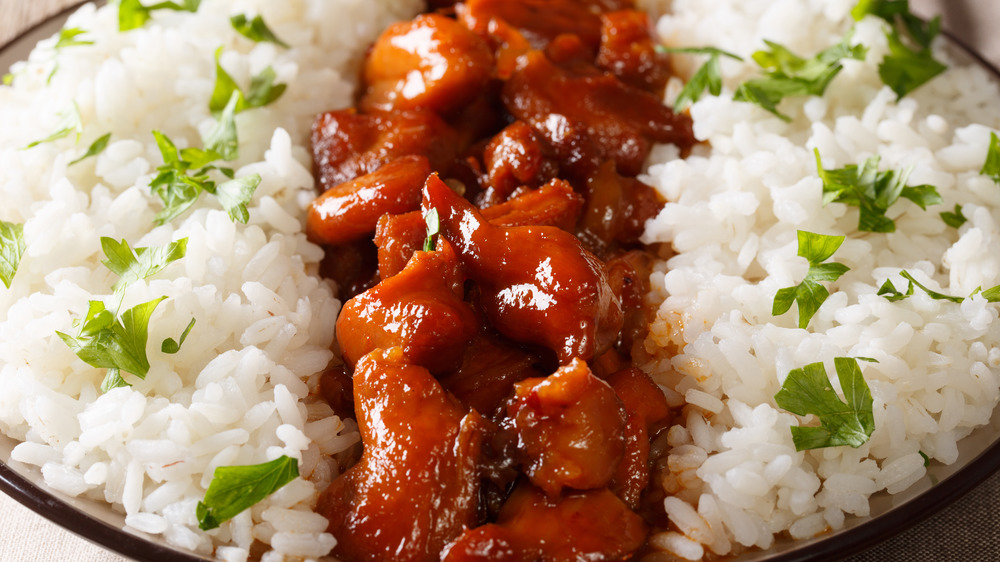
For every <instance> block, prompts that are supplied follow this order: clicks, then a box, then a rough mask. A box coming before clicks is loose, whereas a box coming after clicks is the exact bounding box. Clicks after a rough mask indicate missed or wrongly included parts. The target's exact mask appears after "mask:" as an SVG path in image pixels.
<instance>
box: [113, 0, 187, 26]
mask: <svg viewBox="0 0 1000 562" xmlns="http://www.w3.org/2000/svg"><path fill="white" fill-rule="evenodd" d="M200 6H201V0H183V2H181V3H179V4H178V3H177V2H157V3H156V4H151V5H149V6H144V5H143V4H142V2H140V0H121V2H120V3H119V4H118V31H131V30H133V29H139V28H140V27H142V26H144V25H146V22H147V21H149V20H150V18H152V17H153V12H155V11H157V10H172V11H175V12H192V13H193V12H197V11H198V8H199V7H200Z"/></svg>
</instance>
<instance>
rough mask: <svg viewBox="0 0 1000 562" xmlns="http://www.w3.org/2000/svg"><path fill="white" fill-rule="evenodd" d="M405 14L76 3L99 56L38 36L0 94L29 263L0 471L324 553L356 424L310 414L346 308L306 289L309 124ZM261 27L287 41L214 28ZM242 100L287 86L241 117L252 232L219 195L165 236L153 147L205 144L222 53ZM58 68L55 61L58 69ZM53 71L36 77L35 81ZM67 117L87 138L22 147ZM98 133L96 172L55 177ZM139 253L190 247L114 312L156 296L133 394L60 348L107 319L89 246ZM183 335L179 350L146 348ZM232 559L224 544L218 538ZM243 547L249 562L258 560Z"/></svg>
mask: <svg viewBox="0 0 1000 562" xmlns="http://www.w3.org/2000/svg"><path fill="white" fill-rule="evenodd" d="M420 8H421V5H420V2H417V1H414V0H396V1H384V0H380V1H379V2H371V1H369V0H337V1H331V0H288V1H283V2H266V1H263V0H260V1H248V0H232V1H227V0H205V1H204V2H202V5H201V8H200V10H199V11H198V13H197V14H190V13H186V12H170V11H157V12H156V13H155V16H154V19H153V21H151V22H150V23H149V24H147V25H146V26H145V27H144V28H143V29H139V30H135V31H130V32H127V33H119V32H118V30H117V8H116V7H114V6H112V7H107V8H101V9H95V7H94V6H93V5H87V6H84V7H83V8H81V9H80V10H79V11H78V12H76V13H75V14H73V15H72V16H71V17H70V19H69V21H68V23H67V24H66V27H67V28H80V29H84V30H87V31H88V32H89V33H88V35H86V36H81V37H78V39H87V40H93V41H94V42H95V44H94V45H83V46H73V47H67V48H63V49H60V50H59V52H58V53H56V52H55V51H54V49H53V46H54V43H55V40H54V39H50V40H46V41H43V42H42V43H41V44H40V45H39V46H38V47H37V48H36V49H35V50H34V52H33V53H32V54H31V57H30V60H29V61H28V62H27V63H19V64H18V65H17V66H15V68H14V69H13V73H14V74H15V76H16V77H15V79H14V82H13V86H12V87H0V123H3V126H2V127H0V170H2V172H0V201H2V202H3V204H2V205H0V220H5V221H9V222H15V223H24V225H25V226H24V233H25V238H26V242H27V252H26V254H25V256H24V257H23V259H22V261H21V264H20V268H19V270H18V272H17V275H16V276H15V278H14V281H13V285H12V286H11V288H10V289H9V290H7V289H6V288H4V287H2V286H0V387H2V388H3V392H2V393H0V431H2V432H3V433H4V434H6V435H8V436H10V437H13V438H15V439H17V440H19V441H23V443H21V444H20V445H18V446H17V447H16V448H15V449H14V450H13V453H12V455H11V458H12V460H13V461H15V462H20V463H25V464H29V465H37V466H38V467H40V470H41V473H42V474H43V475H44V478H45V482H46V483H47V484H48V485H49V486H50V487H52V488H54V489H56V490H59V491H60V492H63V493H66V494H68V495H70V496H78V497H84V498H92V499H97V500H101V501H107V502H109V503H111V504H113V505H114V506H115V509H117V510H119V511H121V512H122V513H124V514H125V516H126V517H125V522H126V525H127V527H128V529H129V530H130V531H132V532H138V533H145V534H148V535H159V536H162V538H165V539H166V541H167V542H168V543H170V544H172V545H175V546H178V547H180V548H183V549H189V550H192V551H195V552H197V553H200V554H203V555H212V554H213V553H214V555H215V556H217V557H218V558H220V559H224V560H245V559H246V558H247V557H248V555H249V554H250V550H251V547H252V546H253V544H254V542H255V541H259V542H258V543H257V545H261V544H263V545H270V548H271V549H273V550H271V551H270V552H267V553H265V554H263V557H264V559H265V560H278V559H282V558H284V557H286V556H287V557H292V558H296V557H304V558H316V557H320V556H324V555H326V554H327V553H328V552H329V551H330V549H331V548H332V547H333V546H334V538H333V537H332V536H330V535H329V534H326V533H325V532H324V531H325V529H326V526H327V522H326V519H325V518H323V517H322V516H320V515H318V514H315V513H313V512H312V509H311V507H312V506H313V505H314V502H315V499H316V496H317V490H318V489H320V488H321V487H322V486H324V485H325V483H327V482H329V481H330V480H331V479H332V478H333V477H334V476H335V475H336V471H337V468H336V463H334V462H332V461H330V460H329V459H328V458H327V456H328V455H332V454H335V453H337V452H338V451H341V450H344V449H346V448H348V447H349V446H350V445H352V444H353V443H355V442H357V440H358V433H357V431H356V428H357V426H356V425H355V424H354V423H353V421H350V420H340V419H338V418H337V417H336V416H334V415H333V412H332V411H331V410H330V408H329V407H328V406H326V405H325V403H318V402H312V403H310V402H309V401H308V400H306V398H307V395H308V394H309V391H310V389H311V388H313V387H314V386H315V384H316V380H317V378H318V373H320V372H321V371H322V370H323V369H324V368H325V367H326V366H327V365H328V363H329V362H330V361H331V358H332V353H331V352H330V349H329V348H330V343H331V341H332V339H333V331H334V322H335V319H336V314H337V312H338V310H339V303H338V302H337V301H336V299H335V298H334V297H333V292H332V289H331V287H330V286H329V284H328V283H327V282H325V281H322V280H320V279H319V278H318V275H317V269H318V262H319V260H320V259H321V258H322V251H321V250H320V249H319V248H318V247H316V246H314V245H312V244H310V243H309V242H308V241H307V240H306V238H305V235H304V234H303V232H302V226H301V225H302V217H303V216H304V214H303V205H304V204H305V203H306V202H308V201H309V200H310V199H311V197H312V193H313V192H312V186H313V179H312V177H311V175H310V171H309V170H310V161H309V153H308V150H307V147H308V144H307V143H308V130H309V126H310V124H311V122H312V119H313V117H314V115H315V114H316V113H318V112H320V111H323V110H326V109H329V108H331V107H338V106H347V105H349V104H350V102H351V99H350V97H351V93H352V89H353V87H354V77H355V75H356V68H357V62H358V60H359V58H360V56H361V54H362V53H363V51H364V49H365V48H366V46H367V45H368V44H369V43H370V42H371V41H372V40H373V39H374V38H375V36H376V34H377V33H378V32H379V31H380V30H381V29H382V28H384V27H385V26H386V25H388V23H390V22H391V21H393V20H395V19H398V18H401V17H410V16H411V15H412V14H413V13H415V12H416V11H417V10H418V9H420ZM238 13H244V14H251V15H253V14H256V13H261V14H263V16H264V18H265V21H266V22H267V23H268V25H269V26H270V27H271V29H273V30H274V31H275V32H276V34H277V35H278V36H279V37H281V38H282V39H283V40H284V41H285V42H287V43H289V44H290V45H291V46H292V48H291V49H284V48H281V47H278V46H276V45H273V44H270V43H254V42H252V41H250V40H248V39H245V38H243V37H242V36H239V35H238V34H237V33H236V32H235V31H234V30H233V28H232V26H231V25H230V23H229V17H230V15H233V14H238ZM220 46H222V47H223V53H222V57H221V63H222V65H223V66H224V68H225V69H226V70H227V71H228V72H229V73H230V74H231V75H232V76H233V77H234V78H235V79H236V81H237V82H238V83H239V84H241V85H242V86H243V87H244V88H246V87H247V85H248V84H249V82H250V78H251V76H253V75H255V74H257V73H259V72H260V71H261V70H263V69H264V68H266V67H267V66H272V67H273V68H274V70H275V71H276V73H277V76H278V81H279V82H283V83H287V84H288V90H287V91H286V92H285V94H284V95H283V96H282V97H281V98H280V99H279V100H278V101H277V102H276V103H274V104H272V105H270V106H268V107H265V108H261V109H253V110H248V111H245V112H243V113H241V114H239V115H238V116H237V119H236V121H237V125H238V130H239V138H240V158H239V160H237V161H235V162H233V163H231V164H232V167H233V168H234V169H235V170H236V174H237V176H242V175H248V174H252V173H257V174H260V175H261V177H262V178H263V181H262V183H261V184H260V186H259V188H258V189H257V191H256V194H255V196H254V199H253V203H252V205H251V206H250V221H249V224H247V225H242V224H234V223H233V222H232V221H231V220H230V219H229V218H228V216H227V214H226V213H225V211H223V210H222V209H221V207H220V206H219V205H218V203H217V202H216V201H215V199H214V198H213V197H210V196H208V195H203V196H202V198H201V200H200V201H199V203H198V204H197V205H196V206H195V207H194V210H193V211H192V212H189V213H187V214H185V215H184V216H183V217H182V218H180V219H177V220H175V221H173V222H172V223H171V224H167V225H164V226H161V227H154V224H153V218H154V216H155V214H156V213H157V212H158V211H159V210H160V208H161V205H160V203H159V200H158V199H157V198H156V197H155V196H153V195H151V193H150V189H149V182H150V180H151V179H152V178H153V177H154V176H155V173H156V172H155V168H156V166H159V165H160V164H161V163H162V158H161V156H160V153H159V150H158V149H157V146H156V143H155V140H154V138H153V136H152V135H151V131H152V130H154V129H155V130H159V131H162V132H163V133H165V134H166V135H167V136H168V137H170V138H171V139H172V140H173V141H174V142H176V143H177V144H178V145H179V146H180V147H185V146H198V147H200V146H202V144H201V140H200V135H199V133H201V132H205V131H206V130H207V129H209V128H211V126H212V124H213V119H212V117H211V115H210V114H209V107H208V100H209V98H210V96H211V93H212V89H213V85H214V81H215V63H214V58H213V55H214V53H215V50H216V49H217V48H218V47H220ZM53 68H57V70H56V71H55V73H54V74H51V73H52V70H53ZM50 74H51V81H50V83H47V80H48V77H49V76H50ZM74 103H75V104H76V105H77V106H78V108H79V112H80V114H81V117H82V122H83V134H82V137H81V138H80V139H79V142H74V141H76V139H75V138H74V135H70V136H69V137H68V138H64V139H61V140H57V141H55V142H49V143H44V144H41V145H39V146H37V147H35V148H32V149H28V150H24V149H23V147H25V146H26V145H28V144H29V143H31V142H32V141H36V140H39V139H40V138H44V137H46V136H48V135H49V134H51V133H52V132H54V131H56V130H57V129H58V128H59V125H58V121H59V114H60V113H64V112H66V111H67V110H70V109H71V108H72V106H73V104H74ZM108 132H110V133H112V138H111V144H110V145H109V146H108V148H107V150H105V151H104V152H103V153H102V154H100V155H99V156H98V157H96V158H91V159H88V160H85V161H83V162H81V163H79V164H76V165H73V166H69V165H68V164H69V162H71V161H72V160H73V159H75V158H77V157H78V156H80V155H81V154H82V153H83V152H84V151H85V150H86V148H87V147H88V146H89V145H90V143H91V142H92V141H94V140H95V139H96V138H98V137H100V136H101V135H103V134H105V133H108ZM102 236H109V237H113V238H115V239H119V240H120V239H125V240H127V241H128V242H129V243H130V244H131V245H132V246H133V247H137V246H152V245H164V244H167V243H169V242H171V241H174V240H178V239H180V238H184V237H187V238H188V239H189V242H188V245H187V256H186V257H185V258H184V259H182V260H180V261H178V262H176V263H174V264H172V265H170V266H169V267H168V268H167V269H165V270H164V271H162V272H160V273H159V274H157V275H156V276H155V277H153V278H152V279H150V280H148V281H146V282H138V283H135V284H134V285H132V286H130V287H129V289H128V291H127V293H126V295H125V301H124V306H123V308H122V309H123V310H124V309H125V308H128V307H131V306H133V305H135V304H138V303H142V302H146V301H149V300H152V299H154V298H157V297H160V296H167V297H168V299H167V300H166V301H164V302H163V303H162V304H161V305H160V306H159V307H158V308H157V310H156V312H155V314H154V315H153V317H152V319H151V321H150V335H149V341H150V344H149V346H148V349H149V358H150V363H151V364H152V368H151V369H150V372H149V375H148V376H147V377H146V379H145V380H138V379H137V378H136V377H133V376H130V375H125V378H126V380H128V381H129V382H131V383H132V384H133V385H134V386H132V387H131V388H118V389H115V390H112V391H111V392H108V393H106V394H102V393H101V392H100V390H99V388H100V384H101V380H102V378H103V376H104V372H103V370H97V369H93V368H91V367H89V366H87V365H86V364H85V363H83V361H81V360H80V359H78V358H77V357H76V356H75V355H74V354H73V352H72V351H71V350H70V349H69V348H68V347H67V346H66V345H65V344H64V343H63V342H62V341H61V340H60V339H59V338H58V337H57V336H56V331H63V332H66V333H72V334H75V333H76V332H75V331H74V329H73V326H72V322H73V320H74V319H76V318H80V317H82V316H83V315H85V314H86V311H87V306H88V301H89V300H92V299H93V300H104V301H106V302H108V306H109V308H112V307H113V304H114V300H113V297H111V285H112V284H113V283H114V282H115V280H116V277H115V276H114V275H113V274H112V273H111V272H110V271H109V270H108V269H107V268H105V266H103V265H102V264H101V260H102V259H103V258H104V255H103V253H102V251H101V245H100V237H102ZM192 317H193V318H195V319H196V321H197V324H196V325H195V327H194V330H193V331H192V332H191V335H190V337H189V338H188V340H187V341H186V343H185V344H184V346H183V348H182V349H181V351H180V352H179V353H178V354H176V355H166V354H164V353H161V352H160V349H159V348H160V346H159V342H160V341H162V340H163V339H165V338H167V337H173V338H176V337H177V336H178V335H179V334H180V333H181V332H182V331H183V330H184V327H185V326H186V325H187V323H188V321H189V320H190V319H191V318H192ZM281 455H289V456H291V457H295V458H297V459H299V461H300V471H301V474H302V475H303V476H304V477H307V478H309V480H306V479H298V480H295V481H294V482H293V483H291V484H289V485H287V486H286V487H284V488H282V489H281V490H280V491H279V492H277V493H276V494H274V495H272V496H270V497H269V498H268V499H266V500H264V501H263V502H261V503H259V504H257V505H256V506H255V507H254V508H253V509H251V510H248V511H245V512H244V513H242V514H240V515H239V516H237V517H236V518H234V519H233V520H232V522H230V523H226V524H223V525H222V527H221V528H219V529H216V530H214V531H211V532H207V533H206V532H202V531H200V530H199V529H198V525H197V520H196V518H195V505H196V504H197V502H198V501H199V500H200V499H202V498H203V497H204V493H205V489H206V487H207V486H208V484H209V482H210V481H211V477H212V473H213V471H214V469H215V467H217V466H223V465H239V464H256V463H261V462H265V461H267V460H271V459H274V458H276V457H278V456H281ZM220 545H226V546H220ZM261 550H264V549H261V548H259V546H255V547H254V551H255V552H254V557H256V556H257V555H260V554H261V552H260V551H261Z"/></svg>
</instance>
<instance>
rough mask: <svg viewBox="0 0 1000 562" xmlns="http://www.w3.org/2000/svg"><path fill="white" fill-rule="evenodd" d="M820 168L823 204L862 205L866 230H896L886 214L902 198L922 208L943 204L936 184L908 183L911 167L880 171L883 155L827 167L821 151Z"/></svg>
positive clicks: (860, 223)
mask: <svg viewBox="0 0 1000 562" xmlns="http://www.w3.org/2000/svg"><path fill="white" fill-rule="evenodd" d="M814 152H815V154H816V170H817V173H818V174H819V177H820V179H821V180H823V204H824V205H827V204H829V203H844V204H846V205H850V206H852V207H858V209H860V211H861V215H860V217H859V218H858V230H860V231H862V232H895V231H896V223H895V221H893V220H892V219H890V218H889V217H887V216H886V212H888V210H889V207H891V206H892V205H893V203H895V202H896V201H897V200H898V199H899V198H900V197H903V198H905V199H909V200H910V201H913V202H914V203H916V204H917V205H918V206H920V208H921V209H924V210H927V206H928V205H937V204H939V203H941V196H940V195H939V194H938V192H937V189H935V187H934V186H932V185H926V184H924V185H917V186H907V185H906V180H907V178H908V177H909V176H910V172H911V171H912V167H911V168H907V169H905V170H887V171H885V172H879V171H878V164H879V161H880V158H879V157H878V156H872V157H871V158H868V159H867V160H865V163H864V165H862V166H861V168H858V166H856V165H854V164H849V165H847V166H845V167H843V168H839V169H833V170H825V169H823V161H822V159H821V158H820V155H819V150H818V149H817V150H814Z"/></svg>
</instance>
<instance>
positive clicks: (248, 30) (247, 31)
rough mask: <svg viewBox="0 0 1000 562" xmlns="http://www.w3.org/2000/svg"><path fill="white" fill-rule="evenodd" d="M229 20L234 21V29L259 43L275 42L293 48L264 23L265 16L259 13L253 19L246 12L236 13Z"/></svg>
mask: <svg viewBox="0 0 1000 562" xmlns="http://www.w3.org/2000/svg"><path fill="white" fill-rule="evenodd" d="M229 22H230V23H232V25H233V29H235V30H236V31H237V32H238V33H239V34H240V35H242V36H244V37H246V38H247V39H250V40H251V41H256V42H258V43H261V42H267V43H274V44H275V45H280V46H282V47H284V48H286V49H289V48H291V47H290V46H289V45H288V43H285V42H284V41H282V40H281V39H279V38H278V36H277V35H275V34H274V32H273V31H271V28H269V27H268V26H267V24H266V23H264V18H263V17H261V16H260V15H259V14H258V15H256V16H254V18H253V19H248V18H247V16H246V14H236V15H235V16H233V17H231V18H229Z"/></svg>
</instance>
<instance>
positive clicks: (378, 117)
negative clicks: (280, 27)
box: [307, 0, 695, 562]
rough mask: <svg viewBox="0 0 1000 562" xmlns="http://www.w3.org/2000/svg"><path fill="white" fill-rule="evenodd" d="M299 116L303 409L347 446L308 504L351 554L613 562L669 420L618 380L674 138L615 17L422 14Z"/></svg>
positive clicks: (611, 5) (653, 79)
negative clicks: (326, 417)
mask: <svg viewBox="0 0 1000 562" xmlns="http://www.w3.org/2000/svg"><path fill="white" fill-rule="evenodd" d="M430 7H431V9H432V10H434V11H433V13H429V14H424V15H421V16H418V17H417V18H415V19H413V20H411V21H407V22H401V23H398V24H395V25H393V26H391V27H390V28H388V29H387V30H386V31H385V32H384V33H383V34H382V36H381V37H379V39H378V40H377V41H376V43H375V44H374V46H373V47H372V48H371V49H370V50H369V52H368V55H367V57H366V59H365V62H364V67H363V69H362V73H361V76H362V84H361V89H360V91H359V94H358V100H357V101H358V103H357V106H356V107H355V108H351V109H342V110H336V111H330V112H328V113H325V114H322V115H320V116H319V117H317V119H316V122H315V125H314V127H313V131H312V150H313V162H314V172H315V175H316V178H317V183H318V185H319V186H320V188H321V189H322V191H323V192H322V193H321V194H320V195H319V196H318V197H317V199H316V200H315V201H314V202H313V204H312V207H311V209H310V211H309V215H308V223H307V228H308V233H309V236H310V238H311V240H313V241H314V242H316V243H318V244H321V245H323V246H324V248H325V250H326V256H327V257H326V259H325V261H324V265H323V273H324V274H326V275H327V276H328V277H330V278H331V279H332V280H333V281H334V282H335V283H336V286H337V288H338V292H339V295H340V297H341V298H342V299H343V300H344V301H345V304H344V306H343V308H342V310H341V312H340V316H339V318H338V320H337V344H336V345H337V351H338V355H339V357H340V358H341V359H342V361H343V364H341V365H336V366H334V367H332V368H331V369H330V371H329V373H328V375H326V376H324V381H323V385H322V389H321V390H322V394H323V396H324V397H325V398H326V399H327V400H329V401H330V403H331V406H332V407H334V409H335V410H336V411H337V412H338V413H342V414H344V415H352V416H353V417H355V418H356V419H357V420H358V424H359V427H360V432H361V438H362V446H363V452H362V453H361V455H360V459H358V460H357V462H356V463H355V464H354V465H353V466H350V467H345V468H346V470H345V471H344V472H343V474H341V475H340V476H339V477H338V478H337V479H336V480H335V481H334V482H333V483H332V484H331V486H330V487H329V488H328V489H327V490H326V491H325V492H324V493H323V494H322V496H321V498H320V502H319V506H318V509H319V511H320V512H321V513H323V514H324V515H325V516H326V517H327V519H329V522H330V526H329V531H330V532H331V533H332V534H333V535H334V536H335V537H336V538H337V541H338V542H337V546H336V548H335V550H334V553H333V554H334V555H335V556H336V557H337V558H338V559H340V560H344V561H346V562H351V561H380V560H399V561H431V560H448V561H473V560H508V561H534V560H545V561H560V560H624V559H628V558H631V557H633V556H634V555H636V553H638V552H641V551H642V549H643V548H644V544H645V542H646V537H647V535H648V534H649V532H650V529H651V528H656V527H657V526H662V525H663V521H664V520H665V517H664V514H663V509H662V502H659V503H660V504H661V505H660V506H659V507H657V503H658V502H657V500H660V499H662V498H663V497H664V494H665V493H666V491H665V490H663V489H662V487H661V486H660V484H659V479H657V478H653V477H651V474H652V471H653V467H654V466H655V465H657V463H658V461H659V460H660V459H658V458H654V457H657V455H658V454H662V453H660V452H659V451H660V450H661V448H660V447H651V445H650V444H651V442H652V441H654V440H656V438H657V436H658V435H659V434H660V433H661V431H662V430H663V429H664V428H665V427H667V426H668V425H669V421H670V409H669V408H668V405H667V401H666V398H665V396H664V394H663V392H662V390H661V389H660V388H659V387H658V386H657V385H656V384H655V383H654V382H653V380H652V379H651V378H650V376H649V375H648V374H646V373H645V372H643V371H642V370H641V369H640V368H639V367H638V366H637V365H636V364H635V363H634V362H633V348H634V347H635V345H636V342H641V341H642V339H643V330H644V329H645V326H646V323H647V316H646V312H645V311H644V310H643V302H644V297H645V293H646V292H647V290H648V282H647V279H648V278H649V274H650V263H651V262H652V260H653V256H652V250H651V249H648V248H645V247H643V246H642V244H641V242H640V237H641V234H642V231H643V228H644V225H645V223H646V221H647V220H648V219H650V218H652V217H655V216H656V215H657V214H658V213H659V211H660V210H661V208H662V206H663V201H662V199H661V198H660V196H659V195H658V194H657V192H656V191H655V190H653V189H652V188H651V187H649V186H648V185H645V184H644V183H642V182H641V181H640V180H638V179H637V178H636V175H637V174H638V173H639V172H640V171H641V170H642V166H643V163H644V161H645V160H646V158H647V156H648V155H649V152H650V150H651V149H652V147H653V145H655V144H657V143H672V144H674V145H676V146H677V147H678V148H679V149H680V150H681V152H682V153H683V152H685V151H687V150H688V149H689V148H690V147H691V146H692V145H693V144H694V142H695V141H694V138H693V135H692V128H691V121H690V119H689V117H687V116H686V115H680V114H674V113H673V112H672V111H671V110H670V109H669V108H667V107H666V106H664V105H663V104H662V103H661V101H660V98H661V96H662V90H663V87H664V85H665V84H666V81H667V78H668V77H669V67H668V66H667V64H666V63H667V61H666V60H665V55H663V54H661V53H659V52H657V50H656V49H655V44H656V41H655V39H654V37H653V36H652V35H651V28H650V23H649V20H648V18H647V16H646V15H645V14H644V13H642V12H639V11H637V10H636V9H635V6H634V5H633V2H632V0H468V1H466V2H453V1H448V0H434V1H432V2H431V3H430Z"/></svg>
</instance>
